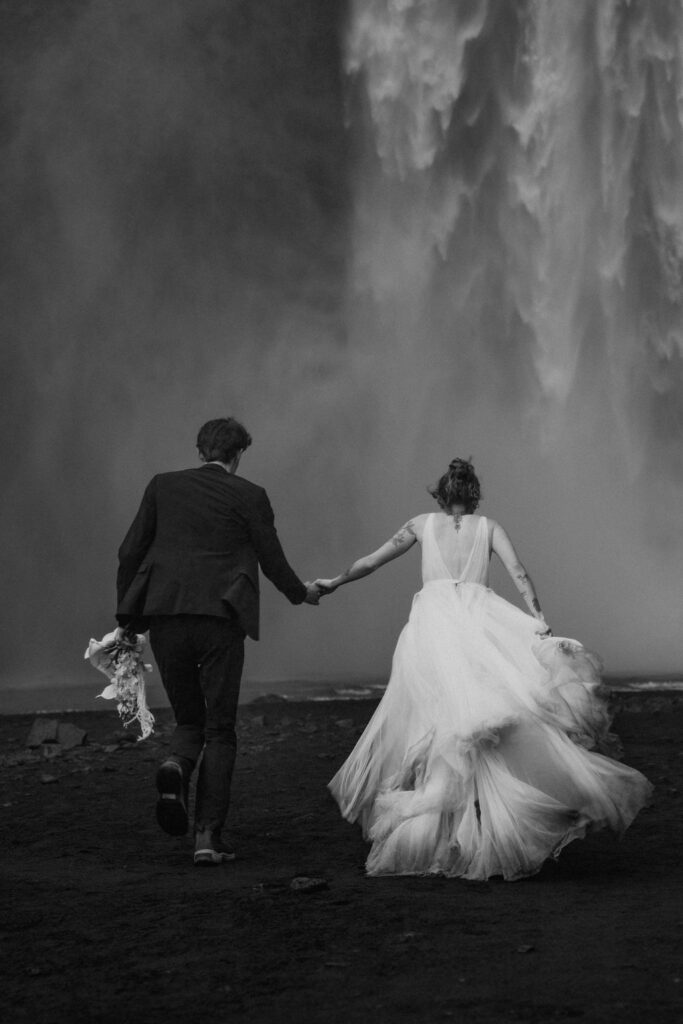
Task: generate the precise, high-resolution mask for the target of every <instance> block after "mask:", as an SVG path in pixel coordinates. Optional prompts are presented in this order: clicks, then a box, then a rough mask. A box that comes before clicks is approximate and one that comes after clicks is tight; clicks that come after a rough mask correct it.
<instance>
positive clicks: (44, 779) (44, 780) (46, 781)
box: [40, 773, 59, 786]
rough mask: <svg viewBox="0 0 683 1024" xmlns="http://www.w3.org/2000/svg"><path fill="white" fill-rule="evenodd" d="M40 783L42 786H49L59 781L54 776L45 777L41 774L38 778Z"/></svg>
mask: <svg viewBox="0 0 683 1024" xmlns="http://www.w3.org/2000/svg"><path fill="white" fill-rule="evenodd" d="M40 781H41V782H42V784H43V785H44V786H49V785H50V783H51V782H59V779H58V778H57V776H56V775H46V774H45V773H43V774H42V775H41V776H40Z"/></svg>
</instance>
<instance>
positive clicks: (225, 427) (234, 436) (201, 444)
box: [197, 416, 251, 462]
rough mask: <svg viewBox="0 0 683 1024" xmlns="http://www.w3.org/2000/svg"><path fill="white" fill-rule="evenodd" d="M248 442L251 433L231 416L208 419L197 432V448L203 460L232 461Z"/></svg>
mask: <svg viewBox="0 0 683 1024" xmlns="http://www.w3.org/2000/svg"><path fill="white" fill-rule="evenodd" d="M250 444H251V434H249V433H248V432H247V431H246V430H245V428H244V427H243V426H242V424H241V423H238V422H237V420H234V419H233V418H232V416H228V418H227V419H223V420H209V422H208V423H205V424H204V426H203V427H202V429H201V430H200V431H199V433H198V434H197V448H198V449H199V454H200V456H201V458H202V459H203V460H204V462H213V461H214V460H218V461H219V462H232V460H233V459H234V458H235V456H236V455H237V453H238V452H243V451H244V449H245V448H248V447H249V445H250Z"/></svg>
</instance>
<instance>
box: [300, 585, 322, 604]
mask: <svg viewBox="0 0 683 1024" xmlns="http://www.w3.org/2000/svg"><path fill="white" fill-rule="evenodd" d="M305 587H306V597H305V598H304V604H320V590H319V589H318V587H317V586H316V585H315V583H306V584H305Z"/></svg>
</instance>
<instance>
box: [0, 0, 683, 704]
mask: <svg viewBox="0 0 683 1024" xmlns="http://www.w3.org/2000/svg"><path fill="white" fill-rule="evenodd" d="M6 7H7V12H8V19H7V22H8V25H9V36H8V39H9V46H10V47H11V49H10V50H9V51H8V59H7V60H6V61H5V62H4V65H3V69H4V70H3V75H4V84H5V93H4V94H5V97H6V98H5V108H4V110H3V116H4V118H5V124H6V126H7V131H6V133H5V136H4V137H5V138H6V140H7V143H6V150H5V154H4V156H5V159H4V161H3V167H4V171H3V173H4V178H5V186H6V187H5V188H4V190H3V193H4V199H3V213H4V215H5V222H6V224H7V225H8V229H7V238H8V240H9V242H10V245H9V247H8V248H9V250H10V253H11V259H10V263H9V269H8V273H7V274H6V277H5V286H4V295H5V300H6V302H5V308H6V315H5V321H6V324H5V325H6V326H8V327H9V328H10V334H11V338H10V344H9V346H8V347H7V348H6V350H5V356H4V358H5V360H6V373H5V379H6V382H7V384H8V395H7V401H6V403H5V407H4V414H3V416H4V418H3V423H4V427H5V439H6V448H7V450H9V449H10V447H11V445H13V446H14V450H13V451H12V458H11V460H9V465H8V468H7V470H6V473H5V478H4V479H5V494H4V499H5V500H4V511H3V520H2V524H1V525H2V531H3V538H4V541H5V543H6V549H7V550H6V554H5V556H4V569H3V577H2V579H3V590H4V593H3V597H4V605H5V610H6V614H5V632H4V635H3V641H2V647H3V655H4V658H5V662H6V671H5V674H4V675H3V677H2V682H3V685H6V684H7V683H10V684H14V683H16V682H17V681H18V682H20V683H21V684H22V685H25V684H26V683H31V682H40V683H44V682H51V683H52V684H53V685H61V684H62V683H63V681H64V680H65V679H67V678H75V677H76V676H77V674H78V671H79V668H78V666H79V662H80V656H81V653H82V648H83V647H84V646H85V642H86V641H87V639H88V638H89V636H90V635H95V634H101V633H103V632H105V631H106V630H107V629H109V628H110V627H111V621H112V620H111V616H112V612H113V579H114V574H115V552H116V547H117V545H118V543H119V541H120V538H121V536H122V534H123V532H124V531H125V529H126V527H127V525H128V522H129V520H130V518H131V516H132V515H133V513H134V511H135V507H136V504H137V501H138V500H139V495H140V493H141V491H142V488H143V486H144V484H145V483H146V481H147V479H148V478H149V476H151V475H152V474H153V473H154V472H158V471H162V470H165V469H175V468H180V467H182V466H185V465H191V464H193V463H194V460H195V453H194V448H193V439H194V436H195V432H196V429H197V427H198V425H199V424H200V423H201V422H202V421H203V420H204V419H206V418H208V417H210V416H215V415H222V414H224V413H226V412H231V413H233V414H235V415H238V416H240V417H242V418H243V419H244V420H245V422H246V423H247V425H248V427H249V429H250V431H251V432H252V433H253V435H254V437H255V444H254V446H253V448H252V449H250V452H249V453H248V458H247V460H245V463H244V465H243V471H244V473H245V475H247V476H249V477H251V478H252V479H255V480H257V481H259V482H261V483H263V484H264V485H265V486H266V487H267V488H268V490H269V493H270V494H271V497H272V499H273V504H274V505H275V508H276V511H277V520H278V525H279V528H280V533H281V536H282V539H283V541H284V543H285V547H286V549H287V552H288V554H289V556H290V559H291V561H292V562H293V564H294V565H295V566H296V567H297V569H299V571H300V572H301V574H302V575H304V576H315V575H318V574H332V573H334V572H336V571H339V570H340V569H341V568H343V567H344V566H345V565H346V564H348V562H349V561H350V560H351V559H353V558H354V557H356V556H358V555H360V554H362V553H365V552H366V551H367V550H370V549H371V548H372V547H374V546H376V545H377V544H379V543H380V542H381V541H383V540H384V539H385V538H386V537H387V536H389V534H390V533H391V532H392V531H393V530H394V529H395V528H396V527H397V526H399V525H400V524H401V523H402V522H403V521H405V520H406V519H407V518H408V517H409V516H410V515H413V514H415V513H416V512H420V511H427V510H429V508H430V503H431V499H429V498H428V497H427V495H426V493H425V486H426V485H427V484H429V483H431V482H432V481H433V480H434V479H435V478H436V476H437V475H438V474H439V473H440V472H441V470H442V468H443V466H444V464H445V463H447V462H448V460H449V459H450V458H451V457H452V456H453V455H454V454H461V455H470V454H471V455H473V456H474V459H475V463H476V465H477V468H478V470H479V471H480V474H481V476H482V479H483V486H484V494H485V500H484V503H483V505H482V511H483V512H485V513H486V514H488V515H490V516H493V517H496V518H499V519H500V520H501V521H502V522H503V523H504V524H505V526H506V527H507V528H508V531H509V532H510V534H511V535H512V537H513V540H514V541H515V542H516V544H517V546H518V548H519V551H520V554H521V555H522V557H523V559H524V561H525V562H526V563H527V565H528V568H529V570H530V571H531V573H532V575H533V577H534V579H535V581H536V583H537V586H538V589H539V590H540V593H541V597H542V600H543V604H544V608H545V610H546V613H547V615H548V618H549V619H550V621H551V622H552V624H553V626H554V628H555V631H556V632H557V633H560V634H565V635H575V636H578V637H580V638H581V639H582V640H584V641H585V642H586V643H588V644H589V645H591V646H592V647H594V648H596V649H597V650H599V651H601V652H602V654H603V655H604V657H605V659H606V662H607V666H608V668H611V669H613V670H621V671H640V670H643V671H658V670H659V671H670V670H671V671H675V670H680V668H681V666H682V665H683V651H682V650H681V645H680V640H679V626H678V607H679V604H680V590H681V580H682V579H683V527H682V525H681V524H682V520H681V516H680V512H679V508H680V499H681V496H682V495H681V491H682V486H681V485H682V482H683V459H682V455H681V452H682V451H683V449H682V447H681V440H682V435H683V415H682V414H681V409H682V408H683V406H682V404H681V397H682V394H681V393H682V391H683V376H682V372H681V350H682V346H683V328H682V321H683V318H682V316H681V312H682V305H683V302H682V294H681V289H682V276H681V271H682V265H683V203H682V202H681V198H680V196H681V191H682V190H681V183H682V181H683V5H682V4H681V3H680V2H674V0H657V3H653V2H648V0H640V2H638V0H630V2H629V0H537V2H534V0H489V2H484V0H351V2H349V3H347V4H345V3H344V2H343V0H338V2H334V3H332V2H330V3H328V4H325V5H315V4H314V5H308V6H306V9H305V13H304V12H303V9H302V7H301V5H299V4H297V3H296V2H295V0H273V2H272V3H269V4H268V5H254V4H252V3H250V2H248V0H242V2H237V3H234V4H231V5H225V4H223V3H222V0H150V2H148V3H146V4H145V5H142V6H141V5H139V4H137V3H136V2H135V0H116V2H114V0H68V2H67V0H65V2H64V4H63V5H60V8H59V10H58V11H57V10H56V9H54V8H53V7H51V6H50V5H44V6H43V7H40V6H35V7H31V8H26V6H25V5H22V4H21V3H19V0H17V2H16V4H14V5H13V4H12V3H10V4H8V5H6ZM12 12H14V13H12ZM10 438H12V439H13V440H12V441H11V442H10V440H9V439H10ZM417 577H418V566H417V560H416V558H415V557H414V556H413V555H412V554H411V555H408V556H407V557H406V558H404V559H402V560H400V562H398V563H392V565H391V566H389V567H387V568H386V569H384V570H383V571H382V572H381V573H379V574H377V575H376V576H374V577H372V578H371V579H370V580H367V581H364V582H363V583H361V584H358V585H357V586H352V587H347V588H344V590H343V591H340V593H339V594H338V595H335V597H334V598H332V599H329V600H328V601H326V602H325V603H324V604H323V605H322V606H321V608H320V609H319V610H311V609H304V610H302V609H295V608H291V607H290V606H288V605H287V603H286V602H284V601H283V599H282V598H281V597H280V596H279V595H277V594H275V593H274V592H272V590H271V589H270V588H269V587H268V586H267V585H266V588H265V594H264V597H265V601H264V630H263V633H264V640H263V641H262V642H261V644H259V645H251V647H250V652H249V657H248V662H247V674H248V675H251V676H253V677H255V678H260V679H282V678H287V677H289V678H291V677H302V676H303V677H310V678H320V677H324V678H339V677H345V676H381V675H383V674H385V673H386V671H387V668H388V665H389V661H390V656H391V649H392V646H393V643H394V642H395V638H396V635H397V632H398V630H399V629H400V626H401V623H402V622H403V621H404V620H405V617H406V615H407V612H408V608H409V605H410V597H411V594H412V593H413V592H414V590H415V589H416V587H417V585H418V583H417ZM498 582H499V583H500V585H501V586H502V587H503V589H504V590H505V586H506V584H505V581H498ZM505 592H506V593H508V594H509V591H505ZM81 678H86V677H85V676H82V677H81Z"/></svg>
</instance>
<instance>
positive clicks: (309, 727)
mask: <svg viewBox="0 0 683 1024" xmlns="http://www.w3.org/2000/svg"><path fill="white" fill-rule="evenodd" d="M317 731H318V726H317V725H316V724H315V722H304V724H303V725H302V726H301V729H300V732H310V733H314V732H317Z"/></svg>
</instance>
